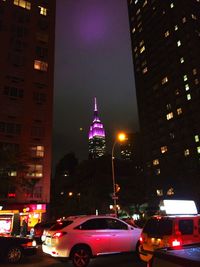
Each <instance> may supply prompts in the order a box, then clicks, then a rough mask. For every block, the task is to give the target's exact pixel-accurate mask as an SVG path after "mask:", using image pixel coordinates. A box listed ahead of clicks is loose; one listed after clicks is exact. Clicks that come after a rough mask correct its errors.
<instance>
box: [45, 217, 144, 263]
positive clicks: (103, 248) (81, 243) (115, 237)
mask: <svg viewBox="0 0 200 267" xmlns="http://www.w3.org/2000/svg"><path fill="white" fill-rule="evenodd" d="M141 231H142V229H140V228H137V227H133V226H131V225H129V224H127V223H126V222H124V221H122V220H120V219H118V218H115V217H112V216H99V215H98V216H97V215H85V216H74V217H68V218H67V219H65V220H62V221H59V222H57V224H55V225H54V226H52V227H51V228H50V229H49V230H48V231H47V232H46V234H45V236H46V237H45V240H44V242H43V244H42V250H43V252H44V253H47V254H50V255H51V256H53V257H60V258H70V259H71V260H72V262H73V264H74V266H76V267H85V266H87V265H88V264H89V261H90V258H92V257H95V256H98V255H107V254H113V253H123V252H134V251H136V252H137V251H138V247H139V238H140V234H141Z"/></svg>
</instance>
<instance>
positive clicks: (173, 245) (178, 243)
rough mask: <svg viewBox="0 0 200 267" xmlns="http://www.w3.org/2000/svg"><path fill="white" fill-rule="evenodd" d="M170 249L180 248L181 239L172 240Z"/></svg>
mask: <svg viewBox="0 0 200 267" xmlns="http://www.w3.org/2000/svg"><path fill="white" fill-rule="evenodd" d="M171 243H172V247H180V246H181V245H182V240H181V238H175V239H173V240H172V242H171Z"/></svg>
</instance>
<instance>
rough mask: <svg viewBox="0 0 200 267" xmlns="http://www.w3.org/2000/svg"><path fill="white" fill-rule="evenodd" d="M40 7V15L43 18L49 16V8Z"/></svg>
mask: <svg viewBox="0 0 200 267" xmlns="http://www.w3.org/2000/svg"><path fill="white" fill-rule="evenodd" d="M38 7H39V9H40V14H41V15H43V16H46V15H47V8H45V7H42V6H38Z"/></svg>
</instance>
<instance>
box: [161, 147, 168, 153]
mask: <svg viewBox="0 0 200 267" xmlns="http://www.w3.org/2000/svg"><path fill="white" fill-rule="evenodd" d="M160 151H161V153H162V154H164V153H166V152H167V146H161V148H160Z"/></svg>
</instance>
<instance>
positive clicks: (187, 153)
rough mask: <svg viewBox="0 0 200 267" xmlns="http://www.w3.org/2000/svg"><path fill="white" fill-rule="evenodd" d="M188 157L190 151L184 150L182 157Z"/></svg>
mask: <svg viewBox="0 0 200 267" xmlns="http://www.w3.org/2000/svg"><path fill="white" fill-rule="evenodd" d="M189 155H190V150H189V149H188V148H187V149H185V150H184V156H185V157H187V156H189Z"/></svg>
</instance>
